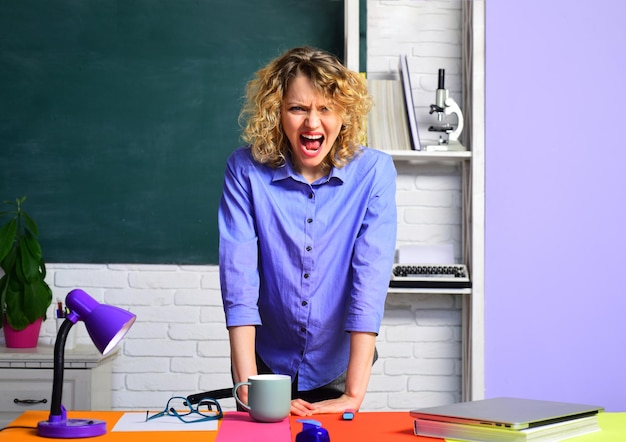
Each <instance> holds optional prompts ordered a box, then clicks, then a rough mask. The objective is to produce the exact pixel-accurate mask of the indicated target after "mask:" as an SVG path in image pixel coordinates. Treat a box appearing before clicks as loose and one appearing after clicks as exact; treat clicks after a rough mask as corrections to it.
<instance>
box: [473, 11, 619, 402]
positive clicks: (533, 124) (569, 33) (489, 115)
mask: <svg viewBox="0 0 626 442" xmlns="http://www.w3.org/2000/svg"><path fill="white" fill-rule="evenodd" d="M486 13H487V15H486V61H487V66H486V151H485V154H486V215H485V216H486V244H485V246H486V252H485V258H486V262H485V268H486V275H485V335H486V339H485V386H486V391H485V395H486V397H496V396H504V395H507V396H518V397H528V398H536V399H548V400H563V401H571V402H583V403H592V404H598V405H603V406H605V407H606V409H607V410H608V411H626V277H625V275H626V265H624V256H625V254H626V220H625V216H626V213H625V209H624V206H625V205H626V140H625V139H624V134H623V130H624V127H626V31H625V26H624V18H626V2H624V1H623V0H595V1H572V0H549V1H546V0H524V1H499V0H494V1H487V2H486Z"/></svg>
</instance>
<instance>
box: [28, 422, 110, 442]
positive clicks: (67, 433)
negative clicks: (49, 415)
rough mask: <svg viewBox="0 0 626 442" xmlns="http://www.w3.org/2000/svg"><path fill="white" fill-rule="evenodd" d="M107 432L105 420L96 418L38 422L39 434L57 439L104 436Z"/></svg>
mask: <svg viewBox="0 0 626 442" xmlns="http://www.w3.org/2000/svg"><path fill="white" fill-rule="evenodd" d="M106 432H107V423H106V422H105V421H100V420H94V419H65V420H61V421H58V422H52V421H41V422H39V423H38V424H37V435H38V436H42V437H51V438H57V439H78V438H83V437H95V436H102V435H103V434H106Z"/></svg>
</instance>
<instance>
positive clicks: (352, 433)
mask: <svg viewBox="0 0 626 442" xmlns="http://www.w3.org/2000/svg"><path fill="white" fill-rule="evenodd" d="M123 414H124V412H122V411H70V412H68V417H70V418H93V419H100V420H104V421H106V422H107V430H108V432H107V434H106V435H104V436H100V437H97V438H91V439H84V440H86V441H87V440H89V441H94V442H96V441H102V442H130V441H132V442H142V441H146V442H147V441H150V442H171V441H172V440H173V439H180V438H182V439H184V440H192V441H193V440H202V441H203V442H230V441H232V440H233V439H229V440H228V441H225V440H223V439H224V438H220V437H219V434H220V433H221V431H222V430H223V429H226V428H225V427H224V426H225V425H226V426H228V425H232V422H234V421H246V422H247V424H246V425H248V424H249V425H253V426H254V427H255V438H254V440H255V442H265V441H268V439H267V438H264V437H263V434H264V431H265V430H267V429H268V428H270V427H269V426H271V425H276V424H258V423H253V422H251V421H250V418H249V417H248V416H247V415H246V414H245V413H238V412H229V413H226V415H225V417H224V419H222V421H220V430H219V431H218V432H215V433H214V432H193V431H185V432H184V433H182V434H181V433H180V432H178V433H172V432H145V433H140V432H133V433H120V432H111V429H112V428H113V427H114V426H115V423H116V422H117V420H118V419H119V418H120V417H121V416H122V415H123ZM46 419H48V412H45V411H27V412H25V413H23V414H22V415H21V416H20V417H19V418H17V419H16V420H15V421H13V422H12V423H11V425H24V426H29V427H36V426H37V423H38V422H39V421H42V420H46ZM289 419H290V422H289V423H290V424H291V430H290V432H291V437H290V436H289V431H287V432H286V435H285V441H284V442H290V440H289V439H291V441H294V440H295V437H296V434H297V433H298V432H300V430H301V428H302V424H300V423H298V422H297V421H298V420H299V419H301V418H299V417H295V416H292V417H290V418H289ZM315 420H318V421H320V422H321V423H322V424H323V426H324V427H325V428H326V429H328V431H329V433H330V439H331V442H369V441H372V442H404V441H406V442H408V441H413V442H436V441H440V442H441V441H443V439H435V438H429V437H416V436H414V435H413V431H412V426H413V420H412V419H411V417H410V416H409V413H408V412H376V413H374V412H363V413H357V414H356V417H355V418H354V420H353V421H343V420H341V416H340V415H335V414H325V415H318V416H315ZM599 422H600V427H601V428H602V431H600V432H596V433H591V434H586V435H584V436H579V437H576V438H572V439H569V441H571V442H624V441H626V413H600V415H599ZM222 434H223V433H222ZM174 435H175V436H174ZM220 439H222V440H220ZM35 440H36V441H39V442H42V441H45V440H51V439H44V438H40V437H38V436H37V433H36V431H35V430H34V429H32V430H31V429H10V430H5V431H2V432H0V441H2V442H4V441H20V442H22V441H25V442H27V441H35ZM74 440H76V439H74ZM271 442H281V441H280V440H278V441H277V440H271Z"/></svg>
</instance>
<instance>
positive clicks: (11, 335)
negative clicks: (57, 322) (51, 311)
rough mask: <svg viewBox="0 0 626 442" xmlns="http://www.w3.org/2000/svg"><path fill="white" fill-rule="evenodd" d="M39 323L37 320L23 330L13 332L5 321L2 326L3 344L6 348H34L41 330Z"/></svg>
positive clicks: (39, 320)
mask: <svg viewBox="0 0 626 442" xmlns="http://www.w3.org/2000/svg"><path fill="white" fill-rule="evenodd" d="M41 321H42V319H41V318H39V319H37V320H36V321H35V322H33V323H32V324H29V325H28V326H26V328H25V329H24V330H15V329H13V327H11V326H10V325H9V323H8V322H6V321H5V323H4V325H3V326H2V330H4V342H5V344H6V346H7V348H35V347H37V341H38V340H39V331H40V330H41Z"/></svg>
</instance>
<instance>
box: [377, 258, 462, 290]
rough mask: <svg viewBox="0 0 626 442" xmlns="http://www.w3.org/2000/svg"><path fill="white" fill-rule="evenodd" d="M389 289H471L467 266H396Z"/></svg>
mask: <svg viewBox="0 0 626 442" xmlns="http://www.w3.org/2000/svg"><path fill="white" fill-rule="evenodd" d="M389 287H401V288H447V289H460V288H470V287H472V283H471V281H470V278H469V272H468V271H467V267H466V266H465V264H446V265H444V264H394V265H393V269H392V271H391V280H390V281H389Z"/></svg>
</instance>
